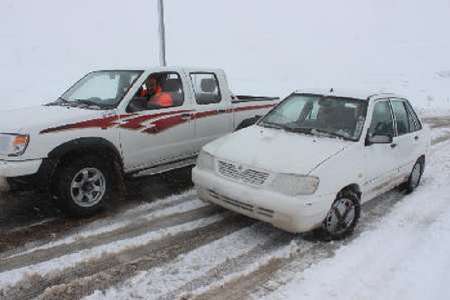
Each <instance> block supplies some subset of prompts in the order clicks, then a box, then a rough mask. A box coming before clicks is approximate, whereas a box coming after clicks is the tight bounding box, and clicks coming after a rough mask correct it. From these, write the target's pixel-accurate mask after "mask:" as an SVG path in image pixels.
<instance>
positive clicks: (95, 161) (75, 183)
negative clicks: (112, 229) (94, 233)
mask: <svg viewBox="0 0 450 300" xmlns="http://www.w3.org/2000/svg"><path fill="white" fill-rule="evenodd" d="M112 173H113V170H112V166H111V164H108V161H107V160H104V159H100V158H98V157H95V156H90V155H85V156H81V157H79V158H75V159H73V160H70V161H69V162H66V163H65V164H63V165H62V166H61V167H60V170H59V171H58V173H57V180H58V182H57V183H56V184H57V191H58V196H59V197H58V200H57V201H58V202H57V203H58V206H59V207H60V208H61V209H62V210H63V211H65V212H66V213H67V214H69V215H71V216H75V217H85V216H90V215H93V214H95V213H96V212H98V211H99V210H101V209H102V208H103V206H104V205H105V203H106V202H108V199H110V198H111V197H112V179H113V178H112Z"/></svg>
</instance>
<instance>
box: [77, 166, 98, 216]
mask: <svg viewBox="0 0 450 300" xmlns="http://www.w3.org/2000/svg"><path fill="white" fill-rule="evenodd" d="M105 193H106V180H105V176H104V175H103V173H102V172H101V171H100V170H99V169H96V168H85V169H82V170H81V171H79V172H78V173H77V174H76V175H75V176H74V177H73V179H72V183H71V184H70V194H71V196H72V199H73V201H74V202H75V204H76V205H78V206H80V207H85V208H87V207H92V206H95V205H97V204H98V203H99V202H100V201H101V200H102V198H103V196H104V195H105Z"/></svg>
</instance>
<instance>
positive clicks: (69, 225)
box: [0, 190, 196, 259]
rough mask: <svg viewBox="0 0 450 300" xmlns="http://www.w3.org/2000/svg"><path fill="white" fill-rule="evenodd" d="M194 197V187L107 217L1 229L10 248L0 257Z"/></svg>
mask: <svg viewBox="0 0 450 300" xmlns="http://www.w3.org/2000/svg"><path fill="white" fill-rule="evenodd" d="M194 199H196V195H195V193H194V191H193V190H191V191H188V192H186V193H183V194H180V195H174V196H170V197H167V198H165V199H157V200H155V201H154V202H151V203H147V204H141V205H138V206H136V207H134V208H131V209H128V210H125V211H124V212H121V213H117V214H112V215H106V217H105V213H102V214H100V215H97V216H94V217H91V218H87V219H77V220H73V219H70V218H62V219H59V218H56V219H53V220H47V221H46V222H43V223H42V224H35V226H33V227H30V226H23V227H22V229H21V230H17V229H15V230H14V229H13V230H9V231H0V233H1V236H2V241H0V243H4V244H5V246H4V247H2V248H6V249H7V248H12V250H9V251H5V252H3V253H1V254H0V259H1V258H5V257H9V256H12V255H16V254H17V253H20V252H30V250H31V251H32V250H33V248H36V247H40V246H43V245H45V244H48V243H50V244H51V243H55V244H57V243H61V241H62V240H64V236H66V237H67V236H69V235H73V236H75V237H76V238H79V237H84V236H85V235H86V234H85V233H88V234H95V233H101V232H104V231H108V230H112V228H118V227H120V226H123V224H121V223H129V222H130V220H134V219H136V218H139V217H142V216H145V215H149V214H152V213H158V212H159V211H161V210H164V209H167V208H170V207H173V206H175V205H178V204H181V203H184V202H188V201H191V200H194ZM86 224H87V225H86ZM31 225H33V224H31ZM80 231H81V232H80ZM57 237H58V238H59V240H58V242H54V241H55V239H56V238H57ZM64 242H66V241H64Z"/></svg>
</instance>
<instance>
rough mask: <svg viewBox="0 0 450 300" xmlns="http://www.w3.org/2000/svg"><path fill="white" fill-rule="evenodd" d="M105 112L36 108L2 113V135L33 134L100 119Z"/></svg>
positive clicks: (70, 108)
mask: <svg viewBox="0 0 450 300" xmlns="http://www.w3.org/2000/svg"><path fill="white" fill-rule="evenodd" d="M102 113H104V111H98V110H88V109H80V108H75V107H67V106H36V107H29V108H21V109H14V110H7V111H0V133H22V134H31V133H33V132H39V131H41V130H43V129H47V128H49V127H54V126H60V125H65V124H69V123H72V122H78V121H84V120H88V119H92V118H96V117H99V116H100V115H101V114H102Z"/></svg>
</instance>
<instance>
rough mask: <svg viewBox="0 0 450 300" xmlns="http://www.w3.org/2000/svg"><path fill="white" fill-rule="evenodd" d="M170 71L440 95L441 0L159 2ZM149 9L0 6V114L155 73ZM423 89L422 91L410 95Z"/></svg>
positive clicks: (152, 4) (270, 90)
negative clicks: (115, 77) (88, 82)
mask: <svg viewBox="0 0 450 300" xmlns="http://www.w3.org/2000/svg"><path fill="white" fill-rule="evenodd" d="M165 5H166V7H165V8H166V26H167V50H168V52H167V59H168V63H169V64H170V65H189V66H191V65H194V66H208V67H220V68H224V69H225V70H226V72H227V74H228V76H229V78H230V83H231V85H232V88H233V90H234V91H235V92H236V93H241V92H242V93H253V94H270V95H271V94H276V95H282V94H285V93H287V92H288V91H290V90H293V89H295V88H301V87H331V86H334V87H336V86H345V87H353V86H355V87H359V86H373V87H380V88H391V87H392V88H396V89H402V90H405V91H406V92H408V90H410V89H414V90H415V92H416V94H417V95H419V94H420V93H419V92H420V91H421V90H422V94H420V97H425V96H426V95H427V94H431V95H437V96H439V97H445V96H446V95H447V96H450V95H449V94H448V93H447V92H448V87H447V86H449V85H450V83H449V80H448V78H447V79H445V80H444V79H442V78H441V77H440V75H436V74H446V72H449V71H450V55H449V53H450V39H449V38H448V37H449V36H450V32H449V28H450V17H449V16H450V0H432V1H421V0H409V1H408V0H374V1H369V0H348V1H332V0H330V1H325V0H317V1H306V0H305V1H299V0H283V1H276V0H245V1H242V0H241V1H238V0H226V1H225V0H223V1H219V0H214V1H211V0H189V1H185V0H166V1H165ZM156 7H157V6H156V1H154V0H134V1H127V2H125V1H119V0H96V1H90V0H77V1H64V0H59V1H58V0H39V1H33V0H27V1H25V0H2V1H1V2H0V41H1V47H0V82H1V83H0V91H1V93H2V94H1V95H0V109H2V108H9V107H18V106H23V105H24V104H30V103H41V102H43V101H47V100H51V99H53V98H54V97H56V96H58V94H60V93H61V92H62V91H64V89H65V88H67V87H68V86H69V85H70V84H71V83H72V82H73V81H74V80H76V79H77V78H78V77H80V76H82V75H83V74H84V73H86V72H88V71H90V70H92V69H97V68H110V67H118V66H120V67H124V66H133V67H140V66H152V65H157V64H158V38H157V15H156ZM421 85H423V87H421Z"/></svg>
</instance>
